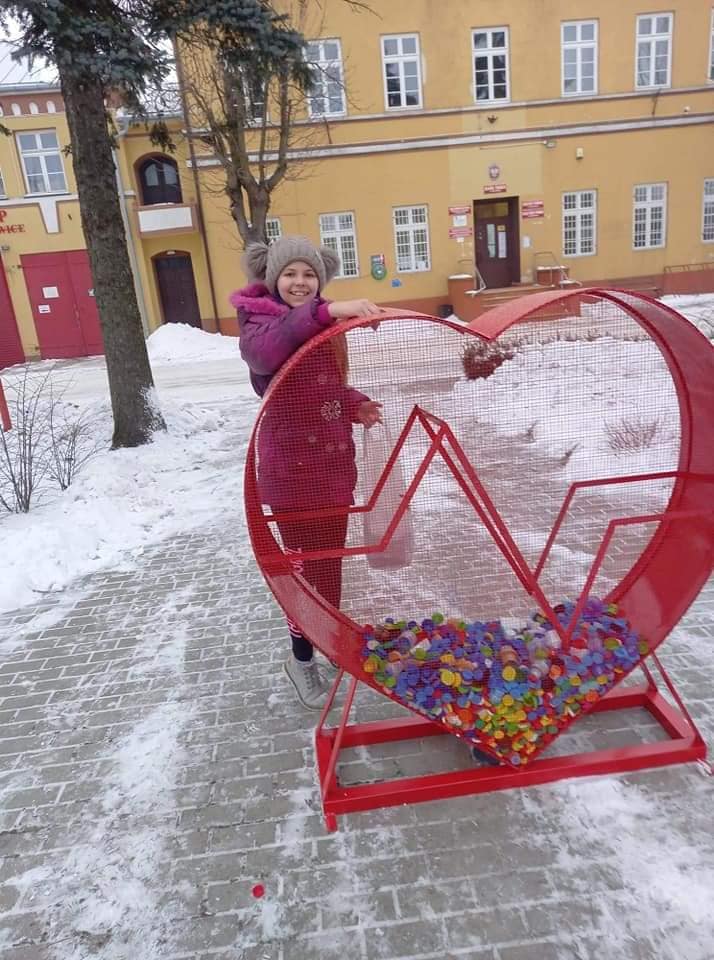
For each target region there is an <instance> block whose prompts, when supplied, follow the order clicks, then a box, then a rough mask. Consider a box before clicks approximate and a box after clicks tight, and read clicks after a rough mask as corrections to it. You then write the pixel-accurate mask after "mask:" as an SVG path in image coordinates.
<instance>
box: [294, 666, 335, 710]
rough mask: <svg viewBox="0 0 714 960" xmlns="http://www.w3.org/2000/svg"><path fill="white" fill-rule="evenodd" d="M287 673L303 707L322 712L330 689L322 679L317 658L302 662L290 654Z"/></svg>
mask: <svg viewBox="0 0 714 960" xmlns="http://www.w3.org/2000/svg"><path fill="white" fill-rule="evenodd" d="M285 672H286V673H287V675H288V679H289V680H290V682H291V683H292V685H293V686H294V687H295V693H296V694H297V697H298V700H299V701H300V703H301V704H302V705H303V707H307V708H308V710H322V708H323V707H324V706H325V701H326V700H327V694H328V693H329V689H330V688H329V685H328V684H326V683H325V681H324V680H323V679H322V676H321V674H320V671H319V670H318V669H317V661H316V660H315V658H314V657H313V658H312V660H307V661H302V660H296V659H295V657H294V656H293V655H292V654H290V655H289V656H288V659H287V660H286V661H285Z"/></svg>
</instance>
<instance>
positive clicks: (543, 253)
mask: <svg viewBox="0 0 714 960" xmlns="http://www.w3.org/2000/svg"><path fill="white" fill-rule="evenodd" d="M539 257H549V258H550V262H549V263H547V264H546V266H548V267H550V268H551V269H552V268H553V267H555V268H556V270H557V271H558V286H559V287H560V288H561V289H562V288H563V287H582V283H581V282H580V281H579V280H573V279H571V277H568V276H566V273H565V269H564V267H563V265H562V263H559V262H558V260H557V258H556V256H555V254H554V253H553V251H552V250H539V251H537V252H536V253H534V254H533V266H534V269H535V281H536V283H538V258H539Z"/></svg>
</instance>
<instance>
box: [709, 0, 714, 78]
mask: <svg viewBox="0 0 714 960" xmlns="http://www.w3.org/2000/svg"><path fill="white" fill-rule="evenodd" d="M708 80H709V81H710V83H714V6H713V7H712V15H711V21H710V25H709V76H708Z"/></svg>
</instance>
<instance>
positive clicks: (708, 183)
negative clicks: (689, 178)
mask: <svg viewBox="0 0 714 960" xmlns="http://www.w3.org/2000/svg"><path fill="white" fill-rule="evenodd" d="M702 240H703V241H704V242H705V243H712V242H714V177H713V178H712V179H711V180H705V181H704V208H703V211H702Z"/></svg>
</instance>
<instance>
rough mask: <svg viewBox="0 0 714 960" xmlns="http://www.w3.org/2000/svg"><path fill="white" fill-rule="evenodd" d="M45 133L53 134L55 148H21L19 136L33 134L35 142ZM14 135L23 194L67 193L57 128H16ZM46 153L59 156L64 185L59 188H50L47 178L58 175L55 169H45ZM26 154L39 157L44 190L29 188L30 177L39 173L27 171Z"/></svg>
mask: <svg viewBox="0 0 714 960" xmlns="http://www.w3.org/2000/svg"><path fill="white" fill-rule="evenodd" d="M47 133H51V134H54V138H55V141H56V142H57V146H56V147H55V148H49V147H42V146H40V147H36V148H35V149H34V150H29V151H25V150H23V149H22V143H21V140H20V138H21V137H26V136H34V137H35V138H36V140H35V143H36V144H37V143H40V140H39V139H38V138H39V137H41V136H42V134H47ZM15 136H16V140H15V143H16V146H17V152H18V154H19V155H20V165H21V167H22V175H23V177H24V180H25V189H26V194H25V195H26V196H28V197H46V196H60V195H61V194H66V193H69V189H68V186H67V173H66V171H65V168H64V162H63V160H62V148H61V147H60V144H59V137H58V136H57V130H56V128H54V127H49V128H47V129H43V130H18V131H17V132H16V134H15ZM48 155H52V156H54V155H56V156H57V157H58V158H59V163H60V168H61V174H62V180H63V182H64V187H63V188H62V189H61V190H52V189H50V180H49V178H50V176H55V177H56V176H58V172H57V171H52V172H51V173H50V172H49V171H48V170H47V164H46V162H45V157H46V156H48ZM28 156H29V157H37V159H39V161H40V166H41V167H42V179H43V181H44V186H45V188H46V189H44V190H31V189H30V177H38V176H39V174H37V173H32V174H31V173H29V172H28V170H27V164H26V162H25V161H26V158H27V157H28Z"/></svg>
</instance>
